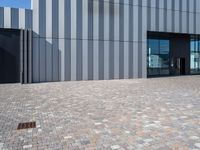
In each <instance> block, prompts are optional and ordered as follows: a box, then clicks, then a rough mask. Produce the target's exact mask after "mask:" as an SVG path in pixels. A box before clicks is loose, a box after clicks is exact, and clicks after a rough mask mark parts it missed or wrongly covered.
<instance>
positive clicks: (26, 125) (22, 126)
mask: <svg viewBox="0 0 200 150" xmlns="http://www.w3.org/2000/svg"><path fill="white" fill-rule="evenodd" d="M29 128H36V122H25V123H19V125H18V127H17V130H21V129H29Z"/></svg>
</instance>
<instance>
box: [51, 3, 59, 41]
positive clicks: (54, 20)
mask: <svg viewBox="0 0 200 150" xmlns="http://www.w3.org/2000/svg"><path fill="white" fill-rule="evenodd" d="M58 1H59V0H53V1H52V37H53V38H58V22H59V19H58V18H59V17H58V15H59V14H58V9H59V8H58Z"/></svg>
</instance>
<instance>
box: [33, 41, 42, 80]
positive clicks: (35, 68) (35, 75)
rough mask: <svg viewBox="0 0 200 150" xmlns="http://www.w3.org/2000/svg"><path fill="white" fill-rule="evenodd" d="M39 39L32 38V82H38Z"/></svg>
mask: <svg viewBox="0 0 200 150" xmlns="http://www.w3.org/2000/svg"><path fill="white" fill-rule="evenodd" d="M39 51H40V49H39V38H33V62H32V63H33V82H39V81H40V75H39V74H40V70H39V68H40V54H39Z"/></svg>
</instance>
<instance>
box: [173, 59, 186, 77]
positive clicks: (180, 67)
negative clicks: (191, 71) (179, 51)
mask: <svg viewBox="0 0 200 150" xmlns="http://www.w3.org/2000/svg"><path fill="white" fill-rule="evenodd" d="M185 67H186V63H185V58H172V59H171V65H170V74H171V75H176V76H178V75H186V69H185Z"/></svg>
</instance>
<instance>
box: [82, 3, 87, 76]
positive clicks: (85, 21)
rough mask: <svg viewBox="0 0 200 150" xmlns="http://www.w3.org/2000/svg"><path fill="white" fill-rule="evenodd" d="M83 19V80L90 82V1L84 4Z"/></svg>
mask: <svg viewBox="0 0 200 150" xmlns="http://www.w3.org/2000/svg"><path fill="white" fill-rule="evenodd" d="M82 11H83V13H82V17H83V26H82V28H83V32H82V36H83V53H82V55H83V56H82V57H83V63H82V65H83V66H82V68H83V72H82V73H83V75H82V77H83V80H88V0H85V1H84V2H83V8H82Z"/></svg>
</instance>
